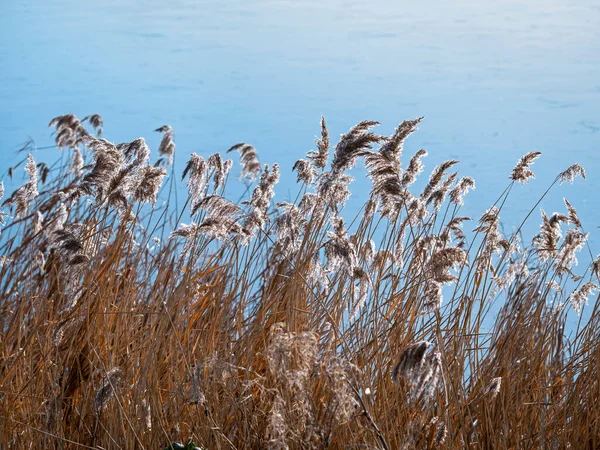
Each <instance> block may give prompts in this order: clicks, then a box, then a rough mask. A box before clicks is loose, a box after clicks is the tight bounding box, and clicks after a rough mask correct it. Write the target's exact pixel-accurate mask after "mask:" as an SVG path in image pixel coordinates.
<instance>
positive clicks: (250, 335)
mask: <svg viewBox="0 0 600 450" xmlns="http://www.w3.org/2000/svg"><path fill="white" fill-rule="evenodd" d="M92 118H93V120H92ZM86 119H87V120H88V121H89V123H90V124H91V125H93V127H94V128H96V129H99V130H101V129H102V120H101V118H100V117H99V116H97V115H94V116H90V118H89V119H88V118H86ZM420 120H421V119H417V120H414V121H405V122H403V123H402V124H401V125H400V126H399V127H398V129H397V130H396V132H395V133H394V135H393V136H391V137H387V138H386V137H382V136H379V135H377V134H376V133H374V132H373V131H372V129H373V127H374V126H375V125H376V122H361V123H360V124H358V125H357V126H356V127H354V128H352V129H351V130H350V131H349V132H348V133H347V134H345V135H344V136H343V137H342V138H341V140H340V142H339V143H338V144H337V145H336V147H335V148H334V149H333V151H334V154H333V157H331V158H328V155H329V152H330V144H329V135H328V132H327V128H326V125H325V122H324V121H322V135H321V137H320V138H319V139H318V141H317V147H318V150H317V151H313V152H310V153H309V154H308V155H307V159H305V160H300V161H299V162H298V163H296V165H295V169H296V170H297V172H298V178H299V191H298V192H299V194H298V196H297V199H296V201H295V202H294V203H291V202H290V203H285V204H279V205H274V204H273V189H274V186H275V185H276V183H277V181H278V177H279V168H278V167H277V166H273V167H270V168H266V167H265V168H263V169H262V170H261V172H262V175H260V176H259V177H258V179H257V180H256V181H255V184H254V185H251V186H252V187H251V189H249V193H248V195H247V196H246V199H245V200H246V202H231V201H227V200H225V199H224V198H222V193H223V190H224V184H225V183H226V182H227V178H228V172H229V169H231V163H230V162H228V161H224V160H223V159H222V157H221V156H220V155H213V156H211V157H210V158H208V160H205V159H204V158H202V157H200V156H198V155H193V156H192V158H191V159H190V161H189V163H188V164H187V166H186V169H185V172H184V176H185V179H186V180H187V181H186V182H187V185H188V191H189V196H188V199H187V202H186V203H185V205H183V206H182V207H181V208H180V209H179V210H175V208H174V207H173V205H171V207H169V206H168V202H167V203H166V204H165V203H164V202H163V200H168V199H172V193H173V190H174V189H176V178H175V177H177V178H179V176H180V174H176V173H175V172H174V170H173V169H169V171H170V177H169V178H167V180H168V184H167V185H165V186H164V189H163V190H162V191H161V193H160V195H159V189H160V188H161V185H162V181H163V177H164V176H165V175H166V173H167V170H166V169H168V168H169V167H171V166H170V163H171V160H172V158H173V154H174V151H175V144H174V135H173V130H172V129H171V128H170V127H168V126H164V127H161V128H160V129H159V130H158V131H162V132H163V133H164V136H163V142H162V143H161V148H160V156H161V159H160V160H159V162H158V166H157V167H153V166H150V165H149V164H148V161H149V157H150V152H149V150H148V148H147V146H146V144H145V141H144V140H143V139H138V140H136V141H134V142H132V143H128V144H122V145H119V146H115V145H113V144H111V143H110V142H108V141H104V140H101V139H99V138H97V137H93V136H92V135H90V134H89V133H88V132H87V131H86V130H85V128H84V124H83V122H85V119H84V121H79V120H78V119H77V118H76V117H75V116H71V115H69V116H61V117H58V118H56V119H54V120H53V121H52V122H51V126H53V127H56V142H57V146H59V147H60V148H62V149H63V152H64V153H63V158H62V160H61V161H62V165H61V164H56V165H54V166H51V167H49V166H46V165H42V164H38V165H37V166H36V164H35V162H32V161H33V158H32V157H30V158H28V160H27V165H26V173H27V181H26V182H25V184H24V185H23V187H22V188H20V189H19V190H17V191H16V192H15V193H14V194H13V195H12V196H11V197H10V198H9V199H8V200H7V202H5V205H4V210H3V211H4V212H3V214H6V213H8V212H11V213H12V214H14V215H15V217H13V218H11V219H9V220H7V222H8V223H7V224H6V225H5V226H4V229H3V233H2V235H1V236H0V239H1V241H0V244H1V255H2V261H3V265H2V268H1V269H0V274H1V275H0V281H1V283H2V288H1V289H0V292H1V294H0V295H1V297H0V298H1V300H0V447H1V448H6V449H13V448H40V449H41V448H60V449H66V448H98V449H99V448H103V449H109V448H111V449H112V448H115V449H116V448H127V449H129V448H138V449H162V448H165V447H166V446H168V445H169V444H170V443H172V442H174V441H183V442H185V441H187V440H188V439H193V440H194V441H195V443H196V445H198V446H199V447H201V448H206V449H233V448H270V449H288V448H289V449H308V448H332V449H335V448H383V449H426V448H439V449H462V448H489V449H496V448H498V449H525V448H527V449H531V448H549V449H550V448H551V449H555V448H556V449H561V448H573V449H575V448H590V449H592V448H598V447H599V446H600V420H599V419H600V411H599V409H598V405H599V404H600V373H599V370H600V369H599V368H600V344H599V343H600V320H599V319H600V318H599V317H598V316H599V315H600V311H599V309H598V302H597V301H595V302H594V304H593V306H591V308H592V311H591V314H590V319H589V321H587V322H586V323H584V324H583V323H582V324H581V326H580V327H578V328H577V329H576V330H570V331H569V330H567V331H565V323H566V320H567V315H568V314H571V317H572V316H573V314H576V312H573V309H574V308H576V309H579V308H580V307H581V305H582V303H583V302H585V301H586V299H587V297H588V296H589V295H590V294H592V293H594V291H595V284H594V283H595V282H596V281H597V278H598V272H599V269H600V262H598V261H596V262H595V263H592V265H590V266H589V267H587V268H585V267H583V268H581V267H579V270H580V272H581V274H582V276H581V277H580V276H577V275H576V274H575V273H573V270H574V264H573V258H574V257H575V254H576V252H577V251H579V250H580V249H581V248H582V247H583V246H584V245H586V242H585V241H586V237H587V235H586V234H585V233H584V231H583V227H582V224H581V223H580V221H579V219H578V217H577V212H576V210H575V208H574V207H573V206H572V205H571V204H570V203H567V204H566V208H567V209H566V211H567V212H566V213H565V214H554V215H552V216H550V217H548V216H546V215H545V214H544V215H543V223H542V227H541V231H540V234H539V235H538V236H536V237H535V238H534V239H533V243H532V245H527V246H526V247H525V248H524V249H522V248H519V246H518V245H517V244H518V242H517V239H516V237H515V236H504V235H502V233H501V232H500V229H499V214H500V213H501V212H502V205H503V204H504V202H505V201H506V199H507V197H508V196H509V195H510V194H511V191H513V188H514V189H517V186H516V183H522V182H527V181H528V180H529V179H530V178H531V177H532V176H533V173H532V172H531V169H530V165H531V163H532V162H533V160H534V159H535V158H537V157H538V156H539V154H537V153H530V154H528V155H526V156H524V157H523V158H522V159H521V160H520V161H519V162H518V163H517V166H516V167H515V169H514V170H513V172H512V174H510V178H511V180H510V181H509V183H510V184H509V185H508V187H507V189H506V190H505V191H504V192H503V193H502V195H501V196H500V197H499V199H498V201H497V202H496V204H495V205H494V206H493V207H492V208H490V210H488V212H486V213H485V214H484V215H483V216H482V217H481V219H480V220H479V222H478V224H477V225H473V226H470V229H473V228H475V231H474V232H473V233H471V232H463V231H462V228H461V227H462V226H463V224H468V223H469V222H468V218H464V217H461V215H460V209H461V205H462V201H463V196H464V195H465V194H466V192H467V191H468V189H470V188H472V187H473V186H474V183H473V180H472V179H470V178H468V177H465V178H461V179H459V178H458V177H457V174H450V173H448V172H449V170H450V168H452V167H453V166H454V164H455V163H456V162H455V161H448V162H446V163H444V164H442V165H441V166H439V167H438V168H436V169H435V170H434V171H433V173H432V175H431V177H430V179H429V183H428V184H427V187H426V188H425V190H424V191H423V192H421V193H411V185H412V183H413V181H414V180H415V178H416V177H417V176H418V175H419V173H420V172H421V170H422V163H421V158H423V157H424V156H426V152H424V151H419V152H417V153H416V154H415V157H413V158H412V159H411V160H410V163H409V164H405V166H406V169H402V168H401V161H402V160H403V159H404V158H403V157H402V152H403V146H404V142H405V139H406V138H407V137H408V136H409V135H410V134H411V133H412V132H414V131H415V130H416V127H417V125H418V123H419V122H420ZM233 149H238V147H236V146H234V147H233ZM239 149H241V150H240V154H241V156H242V163H243V164H246V165H247V166H246V167H242V169H241V173H242V174H244V175H245V177H246V178H247V179H248V180H250V181H252V180H253V179H254V177H255V176H256V175H257V174H258V167H259V166H258V159H257V154H256V151H255V149H254V148H253V147H251V146H249V145H248V144H244V145H242V144H240V145H239ZM82 153H83V156H84V158H85V162H82V161H81V160H80V156H81V154H82ZM359 159H363V160H364V161H365V164H366V166H367V169H368V171H369V176H370V177H371V179H372V181H373V192H372V194H371V196H370V199H369V201H368V202H367V204H366V205H365V206H364V208H363V209H362V210H361V212H360V213H359V215H358V216H357V217H355V218H354V220H351V222H350V223H349V224H348V223H347V222H344V221H343V220H342V219H341V217H342V211H343V204H344V203H345V200H346V199H347V197H348V195H349V188H348V185H349V182H350V181H351V180H350V179H349V177H348V175H347V174H346V170H347V169H348V168H350V167H352V166H353V165H354V164H355V163H356V161H357V160H359ZM407 160H408V158H407ZM327 161H331V162H330V164H328V163H327ZM83 164H87V165H83ZM11 172H13V173H16V172H14V171H12V169H11ZM576 175H580V176H585V172H584V171H583V169H582V168H581V167H580V166H578V165H574V166H572V167H571V168H569V169H568V170H567V171H565V172H563V173H562V174H560V175H559V176H558V177H557V179H556V180H555V181H554V183H552V185H553V186H554V185H555V184H557V183H559V182H562V181H573V177H574V176H576ZM551 187H552V186H551ZM484 188H485V187H484ZM549 190H550V189H549ZM157 195H158V202H157V203H155V201H156V199H157ZM536 206H537V205H536ZM190 211H192V212H193V215H192V217H189V215H190ZM4 217H5V216H4V215H1V216H0V218H2V219H4ZM186 219H187V220H186ZM346 219H347V220H348V219H353V218H352V217H346ZM182 222H184V223H186V224H189V225H182ZM190 222H191V224H190ZM561 228H562V230H561ZM563 232H564V234H563ZM442 286H445V287H444V288H443V289H442ZM572 291H574V292H572ZM442 293H443V294H444V297H445V298H444V299H443V300H442V298H441V295H442Z"/></svg>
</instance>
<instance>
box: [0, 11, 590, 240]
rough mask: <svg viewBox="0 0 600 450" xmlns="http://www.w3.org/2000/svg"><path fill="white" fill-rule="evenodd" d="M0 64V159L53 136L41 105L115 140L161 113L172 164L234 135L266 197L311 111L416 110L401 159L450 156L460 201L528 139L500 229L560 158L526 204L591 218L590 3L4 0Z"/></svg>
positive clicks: (303, 138)
mask: <svg viewBox="0 0 600 450" xmlns="http://www.w3.org/2000/svg"><path fill="white" fill-rule="evenodd" d="M0 68H1V69H0V134H1V136H2V140H1V147H0V148H1V151H2V157H3V158H2V160H1V161H0V171H1V172H4V170H6V168H7V167H8V165H9V164H11V163H14V162H16V161H17V160H18V159H19V157H18V156H17V155H15V154H14V150H15V149H16V148H17V147H18V146H19V144H21V143H22V142H24V141H26V140H27V139H28V137H32V138H33V139H34V140H35V142H36V144H37V145H38V146H40V147H43V146H46V145H49V144H52V138H51V136H50V130H48V129H47V128H46V126H47V123H48V121H49V119H50V118H52V117H54V116H56V115H59V114H65V113H75V114H77V115H79V116H80V117H82V116H84V115H86V114H91V113H96V112H97V113H100V114H102V116H103V117H104V121H105V135H106V137H107V138H108V139H110V140H114V141H117V142H122V141H127V140H132V139H134V138H137V137H139V136H145V137H146V138H147V139H148V141H149V143H150V144H151V145H152V146H153V147H154V148H156V147H157V146H158V142H159V139H160V136H158V134H157V133H153V132H152V130H153V129H155V128H157V127H158V126H161V125H163V124H165V123H166V124H170V125H171V126H172V127H173V128H174V130H175V138H176V143H177V152H178V156H177V161H176V164H177V166H178V167H179V168H181V167H182V165H183V163H184V161H185V160H186V159H187V155H189V154H190V153H191V152H198V153H200V154H204V155H208V154H209V153H211V152H214V151H222V150H225V149H227V148H228V147H229V146H230V145H232V144H234V143H236V142H239V141H245V142H249V143H251V144H253V145H254V146H255V147H256V148H257V149H258V151H259V154H260V157H261V161H262V162H265V163H272V162H275V161H278V162H280V163H281V166H282V172H283V174H284V175H285V176H284V177H282V182H281V183H280V187H279V190H278V194H277V200H278V201H282V200H285V199H286V198H287V197H289V196H291V195H293V193H294V192H295V186H294V177H293V176H292V174H291V166H292V165H293V163H294V161H295V159H297V158H300V157H301V156H302V155H303V154H304V153H305V152H306V151H307V150H309V149H311V148H314V136H315V135H316V134H318V132H319V125H318V124H319V119H320V116H321V114H323V115H325V117H326V119H327V122H328V125H329V128H330V132H331V135H332V137H334V138H335V137H336V136H338V135H339V134H340V133H343V132H344V131H346V130H347V129H348V128H349V127H350V126H352V125H354V124H355V123H356V122H358V121H360V120H364V119H374V120H379V121H381V122H382V126H381V127H380V131H381V132H382V133H391V132H392V131H393V129H394V127H395V126H396V125H397V124H398V123H400V122H401V121H402V120H403V119H407V118H415V117H418V116H422V115H423V116H425V120H424V121H423V122H422V124H421V126H420V130H419V131H418V132H417V133H416V134H415V135H413V136H412V137H411V138H410V139H409V141H408V142H407V145H406V153H407V156H406V158H407V159H408V157H409V156H410V155H412V153H414V152H415V151H416V150H418V149H419V148H421V147H425V148H426V149H427V150H428V151H429V153H430V156H429V157H428V158H427V159H426V164H427V169H426V170H428V171H429V170H431V169H432V168H433V167H434V165H435V164H437V163H439V162H441V161H442V160H444V159H449V158H455V159H459V160H460V161H461V165H460V169H461V173H462V174H465V175H466V174H469V175H473V176H474V177H475V179H476V181H477V186H478V188H477V190H476V191H475V192H474V193H472V194H470V195H469V197H468V199H467V206H466V207H465V208H466V212H467V213H468V214H470V215H473V216H478V215H479V214H480V213H481V212H483V211H484V210H485V209H486V208H487V207H488V206H489V205H490V204H491V203H492V202H493V201H494V200H495V199H496V197H497V196H498V194H499V193H500V192H501V191H502V190H503V189H504V187H505V186H506V184H507V182H508V180H507V176H508V174H509V173H510V170H511V169H512V167H513V165H514V163H515V162H516V160H517V159H518V158H519V157H520V156H521V155H523V154H524V153H526V152H528V151H532V150H539V151H542V152H543V153H544V155H543V157H542V158H540V159H539V160H538V162H536V164H535V165H534V167H533V168H534V171H535V173H536V175H537V179H536V180H534V181H532V182H531V183H530V184H529V185H526V186H524V187H519V188H518V189H517V190H516V191H514V193H513V196H512V197H511V200H510V201H509V202H508V204H507V205H506V207H505V209H504V213H503V215H502V219H503V221H504V223H505V225H506V227H507V228H511V227H513V226H514V225H517V224H518V223H519V222H520V219H521V218H522V217H523V216H524V215H525V214H526V213H527V211H528V210H529V208H530V207H531V206H533V204H534V202H535V200H537V198H538V197H539V195H540V194H541V192H543V190H544V189H545V188H546V187H547V186H548V185H549V184H550V183H551V181H552V180H553V178H554V176H555V175H556V174H557V173H558V172H559V171H561V170H563V169H565V168H566V167H568V166H569V165H570V164H571V163H573V162H576V161H577V162H579V163H581V164H582V165H584V167H585V168H586V169H587V172H588V175H589V179H588V180H587V182H582V181H581V180H578V181H577V182H576V184H575V185H574V186H570V185H567V186H562V187H561V188H560V189H557V190H556V191H554V192H553V193H552V194H551V197H550V198H549V199H548V200H547V201H544V202H543V204H542V206H543V207H544V208H545V209H547V210H548V212H552V211H555V210H559V209H560V210H562V209H563V206H562V197H563V196H566V197H567V198H568V199H569V200H571V202H572V203H573V204H574V205H575V206H576V208H577V209H578V210H579V213H580V216H581V219H582V221H583V223H584V226H585V227H586V228H587V229H589V230H595V231H597V232H600V230H597V229H596V228H597V227H598V225H600V216H599V215H598V213H597V211H598V205H599V201H598V191H599V187H600V184H599V182H600V173H599V172H600V162H599V161H598V151H599V149H600V114H599V105H600V4H599V3H598V2H597V1H596V0H553V1H548V0H544V1H540V0H528V1H521V0H520V1H517V0H515V1H508V0H495V1H491V0H489V1H486V0H483V1H482V0H471V1H469V0H454V1H452V2H445V1H444V2H442V1H432V0H424V1H420V2H408V1H397V0H395V1H393V0H374V1H370V2H357V1H341V0H329V1H327V2H322V1H316V0H304V1H282V0H253V1H250V2H249V1H237V0H236V1H227V2H216V1H214V2H204V1H197V0H193V1H192V0H178V1H169V2H164V1H158V0H146V1H131V0H118V1H116V0H105V1H98V2H95V3H90V2H81V1H66V0H3V2H2V14H1V15H0ZM55 152H56V150H55V149H43V150H39V151H38V152H37V155H36V159H39V160H47V161H49V160H52V159H53V158H54V157H56V153H55ZM234 173H239V168H234ZM355 175H356V176H357V181H356V182H355V184H354V188H353V192H354V198H353V200H352V202H351V203H350V205H349V208H350V209H351V208H352V207H353V205H357V204H359V203H361V202H362V201H364V200H365V198H366V195H367V194H368V190H369V182H368V181H367V180H366V179H365V178H364V172H363V171H361V170H358V171H357V172H356V173H355ZM7 184H8V185H9V186H10V182H7ZM538 218H539V213H537V212H536V213H535V214H534V216H533V219H534V220H533V221H532V222H531V225H530V226H529V227H528V228H527V230H528V231H529V232H531V233H532V232H535V230H536V229H537V226H538V225H537V223H538ZM591 241H592V243H594V242H599V241H598V240H597V238H595V237H594V236H593V235H592V238H591Z"/></svg>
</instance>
